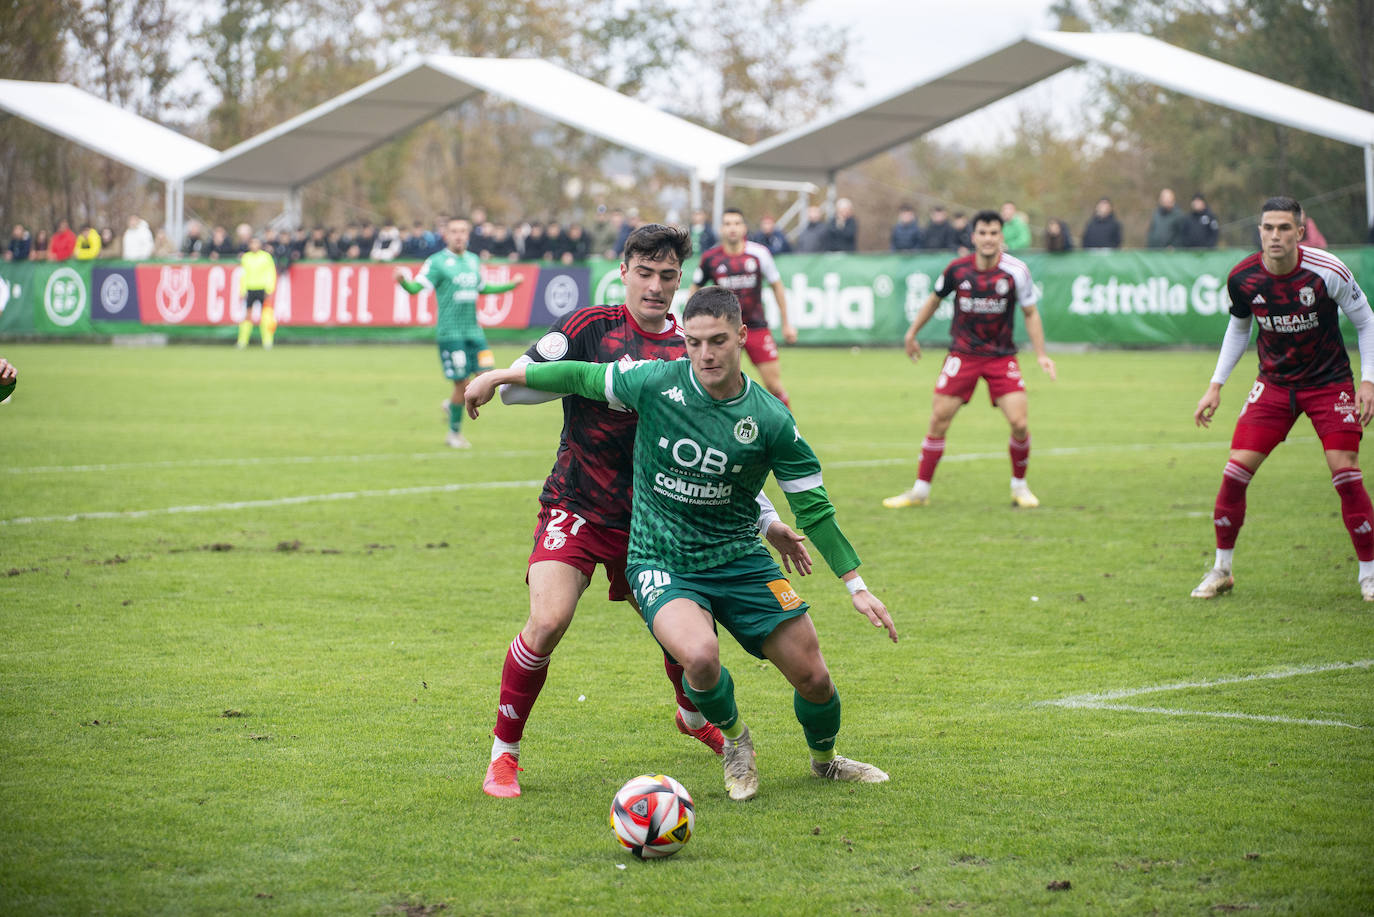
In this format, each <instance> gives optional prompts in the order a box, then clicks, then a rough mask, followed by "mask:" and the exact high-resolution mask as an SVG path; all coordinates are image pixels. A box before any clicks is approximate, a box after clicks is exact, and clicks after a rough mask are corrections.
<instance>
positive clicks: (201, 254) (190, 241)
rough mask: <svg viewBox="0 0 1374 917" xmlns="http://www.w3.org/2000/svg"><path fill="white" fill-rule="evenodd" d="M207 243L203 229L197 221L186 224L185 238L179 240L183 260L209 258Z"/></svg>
mask: <svg viewBox="0 0 1374 917" xmlns="http://www.w3.org/2000/svg"><path fill="white" fill-rule="evenodd" d="M209 247H210V246H209V242H208V241H207V240H206V238H205V227H204V226H202V225H201V224H200V222H199V221H198V220H192V221H191V222H189V223H187V224H186V238H184V239H182V240H181V256H182V257H183V258H206V257H209V255H210V252H209Z"/></svg>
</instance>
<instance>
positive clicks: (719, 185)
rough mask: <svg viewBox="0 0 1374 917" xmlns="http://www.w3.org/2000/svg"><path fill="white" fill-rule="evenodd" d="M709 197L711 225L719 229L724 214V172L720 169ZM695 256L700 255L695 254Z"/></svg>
mask: <svg viewBox="0 0 1374 917" xmlns="http://www.w3.org/2000/svg"><path fill="white" fill-rule="evenodd" d="M713 191H714V193H713V194H712V195H711V225H712V226H715V227H717V229H719V227H720V221H721V217H722V216H724V214H725V170H724V169H721V170H720V174H719V175H717V176H716V186H715V188H714V189H713ZM697 254H701V253H700V252H697Z"/></svg>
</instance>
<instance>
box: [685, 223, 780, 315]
mask: <svg viewBox="0 0 1374 917" xmlns="http://www.w3.org/2000/svg"><path fill="white" fill-rule="evenodd" d="M781 277H782V275H781V274H779V273H778V265H777V262H775V261H774V260H773V253H772V252H771V251H769V250H768V246H766V245H760V244H759V243H757V242H745V243H744V251H743V252H741V253H740V254H738V255H728V254H726V253H725V246H724V245H717V246H716V247H715V248H708V249H706V251H704V252H702V253H701V260H700V261H699V262H697V271H696V273H695V274H694V275H692V282H693V283H695V284H696V285H697V286H699V287H704V286H706V285H707V284H708V283H714V284H718V285H720V286H722V287H725V289H727V290H729V291H730V292H732V293H734V294H735V295H736V296H737V297H739V309H740V314H741V315H742V317H743V318H744V323H745V324H746V325H748V326H749V327H750V328H767V327H768V320H767V319H766V318H764V314H763V288H764V287H765V286H771V285H772V284H774V283H776V282H777V281H778V280H780V279H781Z"/></svg>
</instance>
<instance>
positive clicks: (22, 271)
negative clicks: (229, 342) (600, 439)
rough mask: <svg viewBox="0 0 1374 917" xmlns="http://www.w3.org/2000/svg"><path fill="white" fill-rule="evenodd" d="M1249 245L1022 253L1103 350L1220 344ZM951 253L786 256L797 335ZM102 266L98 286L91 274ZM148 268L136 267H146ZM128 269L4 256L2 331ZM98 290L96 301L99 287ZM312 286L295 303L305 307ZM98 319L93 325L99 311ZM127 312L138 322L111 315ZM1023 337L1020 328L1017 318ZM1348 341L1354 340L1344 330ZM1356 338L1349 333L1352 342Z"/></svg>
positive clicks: (63, 317)
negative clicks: (1230, 284)
mask: <svg viewBox="0 0 1374 917" xmlns="http://www.w3.org/2000/svg"><path fill="white" fill-rule="evenodd" d="M1334 253H1335V254H1336V255H1337V257H1339V258H1340V259H1341V260H1343V261H1344V262H1345V263H1346V264H1347V265H1348V266H1349V267H1350V269H1351V271H1352V272H1353V273H1354V275H1355V279H1356V280H1357V281H1359V282H1360V284H1361V285H1362V286H1363V287H1364V288H1365V291H1366V293H1369V292H1370V291H1371V290H1374V247H1364V248H1343V249H1336V250H1335V252H1334ZM1248 254H1249V252H1247V251H1244V250H1241V249H1228V250H1223V251H1203V252H1162V251H1110V252H1073V253H1070V254H1063V255H1053V254H1047V253H1033V254H1026V255H1024V256H1023V257H1022V260H1023V261H1025V262H1026V264H1027V265H1028V266H1029V267H1030V270H1031V276H1032V278H1033V281H1034V283H1035V286H1036V288H1037V290H1038V292H1039V294H1040V303H1039V309H1040V314H1041V316H1042V317H1043V319H1044V325H1045V336H1046V338H1047V339H1048V340H1049V341H1050V342H1052V343H1066V344H1091V345H1098V346H1107V347H1111V346H1127V347H1131V346H1174V345H1203V346H1213V345H1216V344H1217V343H1218V342H1220V340H1221V336H1222V334H1223V332H1224V331H1225V326H1226V315H1227V310H1228V309H1229V300H1228V297H1227V295H1226V277H1227V275H1228V274H1230V272H1231V269H1232V268H1233V267H1234V266H1235V265H1236V264H1237V263H1238V262H1239V261H1241V260H1242V259H1243V258H1245V257H1246V256H1247V255H1248ZM949 260H950V256H949V254H948V253H938V254H915V255H897V254H873V255H844V254H822V255H781V256H779V257H778V258H777V263H778V269H779V271H780V273H781V275H782V284H783V288H784V290H785V293H786V296H787V305H788V312H789V314H790V316H791V319H792V324H793V325H795V326H796V328H797V331H798V335H799V339H800V343H802V344H819V345H856V344H859V345H875V344H876V345H896V344H898V343H900V342H901V340H902V335H903V333H904V332H905V330H906V327H907V325H908V324H909V323H910V321H911V318H912V316H914V315H915V314H916V311H917V310H918V309H919V308H920V306H921V304H922V303H923V302H924V301H925V300H926V297H928V296H929V295H930V291H931V289H932V288H933V287H934V285H935V281H936V278H938V277H939V275H940V273H941V272H942V271H943V270H944V269H945V266H946V265H947V264H948V263H949ZM587 266H588V268H589V269H590V278H589V279H590V302H589V303H588V304H589V305H599V304H603V303H618V302H623V301H624V298H625V291H624V287H623V285H622V283H621V280H620V266H619V264H618V263H617V262H614V261H603V260H596V261H591V262H589V263H588V265H587ZM93 270H94V271H95V281H97V283H93V276H92V271H93ZM140 270H141V269H140ZM695 270H696V260H695V259H693V260H691V261H689V262H688V263H687V265H686V266H685V271H684V283H683V285H682V289H681V290H680V291H679V293H678V298H677V300H676V303H675V305H676V306H677V307H678V308H681V305H682V303H684V302H685V301H686V298H687V290H688V288H689V287H690V286H691V278H692V274H693V272H694V271H695ZM133 271H134V268H133V266H131V265H127V264H123V263H118V262H70V261H69V262H65V263H62V264H0V335H3V334H51V335H61V334H91V333H96V334H109V333H128V332H129V331H131V330H134V329H137V328H139V327H140V326H139V325H138V324H137V317H138V309H137V307H136V306H135V307H132V308H131V307H129V306H128V304H127V303H126V301H125V299H124V298H123V297H127V296H128V295H130V293H129V291H130V290H132V291H133V293H132V295H133V296H134V297H135V298H136V297H137V296H138V295H139V293H138V290H137V285H136V284H132V283H129V282H125V283H123V284H122V285H121V284H120V283H118V282H117V281H118V278H116V277H114V276H113V275H121V276H124V277H126V278H128V277H132V276H133ZM97 285H98V286H99V302H94V301H93V290H94V289H95V287H96V286H97ZM310 295H313V294H312V293H308V292H307V293H305V294H304V296H303V297H302V301H301V302H299V303H297V308H299V309H302V310H305V311H307V312H308V311H310V310H311V308H312V304H311V302H310V300H309V296H310ZM764 299H765V303H766V306H767V309H768V313H769V322H770V324H771V325H773V326H774V327H776V326H777V323H778V321H777V308H776V305H775V303H774V302H773V294H772V292H771V290H770V291H767V292H765V295H764ZM93 315H94V316H95V319H94V321H93V320H92V316H93ZM952 315H953V305H952V297H951V298H950V299H947V300H946V301H945V302H943V303H941V305H940V308H939V311H937V312H936V313H935V318H934V319H933V320H932V321H931V322H930V323H929V324H928V325H926V327H925V329H923V330H922V332H921V340H922V342H923V343H926V344H930V345H935V346H939V345H941V344H943V343H945V342H947V341H948V339H949V321H950V318H951V317H952ZM125 316H128V317H129V318H131V319H133V320H134V321H118V322H115V321H111V319H114V318H115V317H119V318H124V317H125ZM142 327H145V328H146V329H147V330H150V331H153V330H155V331H159V332H167V331H175V332H178V333H186V334H200V335H214V334H216V333H220V334H225V333H230V332H225V331H224V329H212V328H186V329H181V328H175V327H173V326H168V325H165V324H157V325H146V326H142ZM282 330H283V332H285V333H286V336H290V335H292V334H293V333H297V332H299V333H300V334H302V335H305V336H310V337H315V338H320V337H325V338H332V337H340V338H357V337H368V338H378V339H395V338H397V337H398V334H396V333H395V332H396V331H397V329H385V328H304V327H303V328H299V329H295V328H290V327H289V326H283V329H282ZM1017 332H1018V337H1019V338H1021V339H1024V334H1025V326H1024V324H1023V323H1021V322H1019V321H1018V322H1017ZM429 333H430V332H429V329H427V328H422V329H405V330H403V331H402V333H401V334H400V335H399V336H404V337H406V338H409V339H420V338H427V337H428V336H429ZM494 336H495V337H501V338H506V337H508V336H509V337H514V338H520V339H525V338H528V337H529V336H530V335H529V333H528V332H526V331H525V330H523V329H520V328H509V329H500V333H499V334H495V335H494ZM1348 337H1349V336H1348ZM1349 341H1350V343H1351V344H1352V345H1353V338H1349Z"/></svg>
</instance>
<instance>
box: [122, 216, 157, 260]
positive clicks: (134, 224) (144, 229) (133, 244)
mask: <svg viewBox="0 0 1374 917" xmlns="http://www.w3.org/2000/svg"><path fill="white" fill-rule="evenodd" d="M123 254H124V259H125V260H126V261H147V260H148V259H149V258H151V257H153V231H152V230H151V229H149V228H148V221H147V220H145V219H143V218H142V217H140V216H137V215H135V216H131V217H129V228H128V229H126V230H124V251H123Z"/></svg>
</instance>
